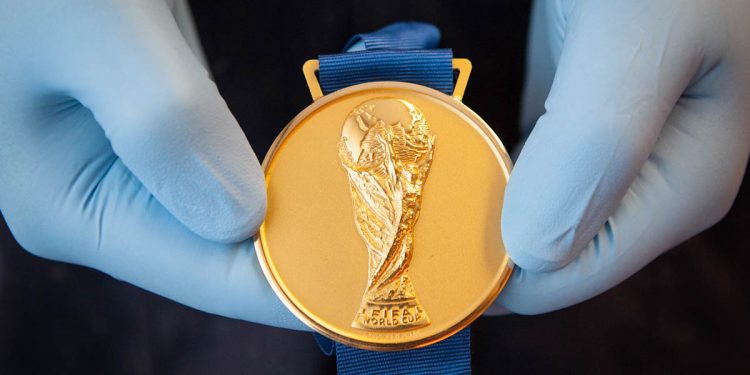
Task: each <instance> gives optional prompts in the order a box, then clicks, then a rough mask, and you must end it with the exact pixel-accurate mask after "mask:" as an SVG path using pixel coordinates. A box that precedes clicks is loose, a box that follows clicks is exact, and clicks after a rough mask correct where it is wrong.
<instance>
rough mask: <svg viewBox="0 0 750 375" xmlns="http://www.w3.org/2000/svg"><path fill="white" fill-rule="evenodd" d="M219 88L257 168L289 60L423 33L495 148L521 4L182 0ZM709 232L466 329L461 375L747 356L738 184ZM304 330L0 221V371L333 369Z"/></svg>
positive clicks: (743, 208) (289, 75)
mask: <svg viewBox="0 0 750 375" xmlns="http://www.w3.org/2000/svg"><path fill="white" fill-rule="evenodd" d="M192 3H193V4H192V6H193V12H194V15H195V18H196V22H197V26H198V29H199V31H200V34H201V39H202V41H203V46H204V48H205V52H206V55H207V57H208V60H209V63H210V65H211V69H212V70H213V73H214V76H215V79H216V81H217V84H218V86H219V89H220V91H221V92H222V94H223V95H224V97H225V98H226V100H227V102H228V104H229V107H230V108H231V110H232V112H233V113H234V114H235V116H236V117H237V119H238V120H239V122H240V124H242V125H243V127H244V130H245V133H246V134H247V136H248V138H249V139H250V142H251V143H252V145H253V147H254V149H255V151H256V152H257V153H258V155H259V156H260V157H261V158H262V156H263V155H264V154H265V152H266V150H267V149H268V147H269V146H270V144H271V142H272V141H273V139H274V137H275V136H276V134H277V133H278V132H279V130H280V129H281V128H282V127H283V126H284V125H285V124H286V122H287V121H289V120H290V119H291V118H292V117H293V116H294V115H295V114H296V113H297V112H298V111H300V110H301V109H302V108H304V107H305V106H306V105H307V104H309V103H310V97H309V94H308V91H307V87H306V86H305V83H304V79H303V76H302V73H301V69H300V68H301V65H302V63H303V62H304V61H305V60H306V59H308V58H311V57H315V56H316V55H317V54H318V53H332V52H337V51H338V50H339V49H340V48H341V47H342V46H343V44H344V42H345V41H346V40H347V39H348V37H349V36H351V35H352V34H354V33H357V32H364V31H370V30H374V29H377V28H379V27H381V26H383V25H385V24H387V23H389V22H392V21H396V20H408V19H416V20H422V21H428V22H432V23H435V24H436V25H438V26H439V27H440V28H441V29H442V31H443V35H444V38H443V43H442V45H443V46H449V47H453V48H454V52H455V55H456V56H459V57H468V58H470V59H471V60H472V61H473V63H474V71H473V72H472V76H471V79H470V81H469V87H468V91H467V94H466V98H465V102H466V103H467V104H468V105H469V106H470V107H472V108H473V109H474V110H475V111H476V112H477V113H479V114H480V115H481V116H483V117H484V119H485V120H486V121H487V122H488V123H489V124H491V125H492V126H493V128H494V129H495V131H496V132H497V133H498V135H499V136H500V138H501V139H502V140H503V141H504V142H505V143H506V145H512V144H514V143H515V142H516V140H517V138H518V134H517V130H516V124H517V118H518V108H519V96H520V92H521V87H522V81H523V60H524V53H525V41H526V28H527V25H528V13H529V3H528V2H525V1H510V0H508V1H496V2H490V1H487V2H482V3H472V2H467V1H462V2H458V1H454V2H441V3H437V2H433V1H405V0H401V1H389V0H379V1H352V2H342V3H340V4H335V3H320V4H316V3H314V2H309V1H308V2H294V3H288V2H281V1H279V2H277V4H266V2H254V1H244V2H239V1H210V2H208V1H206V2H198V1H193V2H192ZM745 180H746V181H745V184H744V185H743V187H742V190H741V191H740V194H739V196H738V198H737V201H736V202H735V205H734V208H733V209H732V210H731V212H730V213H729V215H728V216H727V217H726V218H725V219H724V220H723V221H721V222H720V223H719V224H718V225H716V226H715V227H713V228H712V229H710V230H708V231H707V232H705V233H702V234H700V235H698V236H696V237H695V238H693V239H691V240H690V241H688V242H686V243H684V244H683V245H681V246H679V247H678V248H676V249H674V250H673V251H671V252H669V253H667V254H665V255H664V256H662V257H660V258H659V259H657V260H656V261H655V262H653V263H652V264H651V265H649V266H648V267H647V268H646V269H644V270H642V271H640V272H639V273H637V274H636V275H635V276H634V277H632V278H631V279H629V280H628V281H626V282H624V283H623V284H622V285H620V286H618V287H616V288H614V289H613V290H611V291H609V292H607V293H605V294H603V295H601V296H599V297H596V298H594V299H592V300H590V301H587V302H585V303H582V304H580V305H578V306H575V307H571V308H568V309H565V310H562V311H558V312H554V313H549V314H545V315H541V316H508V317H502V318H481V319H479V320H478V321H477V322H476V323H475V324H474V325H473V338H472V340H473V341H472V351H473V364H474V369H475V372H476V373H479V374H483V373H496V372H500V371H502V372H510V373H527V372H528V373H537V372H566V373H567V372H575V373H632V372H636V371H637V372H644V371H645V372H648V373H662V372H688V373H692V372H719V371H725V370H733V372H737V371H739V370H741V369H747V368H748V365H747V364H746V360H747V357H748V355H750V323H748V318H749V317H750V314H749V313H750V303H749V302H750V277H749V276H748V273H747V272H746V269H747V268H748V266H750V255H749V254H748V245H747V240H746V236H747V235H748V229H750V228H749V227H748V222H749V221H748V219H750V218H749V217H748V216H750V191H749V190H750V187H749V186H748V184H749V183H748V181H747V180H748V179H747V178H746V179H745ZM334 369H335V364H334V362H333V360H332V359H331V358H328V357H325V356H323V355H322V354H320V352H319V351H318V349H317V347H316V345H315V344H314V342H313V339H312V337H311V335H310V334H308V333H301V332H293V331H286V330H282V329H276V328H269V327H264V326H260V325H256V324H252V323H247V322H241V321H236V320H231V319H226V318H222V317H218V316H213V315H208V314H205V313H202V312H199V311H195V310H192V309H190V308H187V307H184V306H181V305H179V304H176V303H174V302H171V301H169V300H166V299H164V298H160V297H157V296H155V295H153V294H151V293H148V292H146V291H143V290H140V289H137V288H135V287H133V286H131V285H129V284H126V283H123V282H119V281H116V280H114V279H112V278H111V277H109V276H107V275H104V274H102V273H100V272H97V271H94V270H90V269H85V268H82V267H78V266H71V265H66V264H61V263H55V262H50V261H47V260H43V259H40V258H36V257H34V256H32V255H30V254H28V253H26V252H25V251H23V250H22V249H21V248H20V247H19V246H18V245H17V244H16V242H15V241H14V240H13V238H12V237H11V235H10V232H9V231H8V229H7V227H5V225H4V223H3V222H2V221H0V374H20V373H97V374H120V373H123V374H164V373H170V374H246V373H256V374H265V373H310V374H315V373H332V372H334Z"/></svg>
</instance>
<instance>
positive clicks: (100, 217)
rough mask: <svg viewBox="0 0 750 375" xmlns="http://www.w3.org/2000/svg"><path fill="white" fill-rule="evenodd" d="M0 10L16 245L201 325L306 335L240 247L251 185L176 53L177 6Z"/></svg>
mask: <svg viewBox="0 0 750 375" xmlns="http://www.w3.org/2000/svg"><path fill="white" fill-rule="evenodd" d="M0 8H1V9H3V10H2V12H0V46H2V47H1V48H2V49H0V181H1V184H0V210H2V214H3V216H4V217H5V219H6V221H7V222H8V225H9V227H10V229H11V231H12V232H13V235H14V236H15V237H16V239H17V240H18V241H19V243H20V244H21V245H22V246H23V247H24V248H25V249H27V250H29V251H30V252H32V253H34V254H37V255H39V256H42V257H45V258H50V259H55V260H60V261H64V262H70V263H76V264H81V265H85V266H88V267H93V268H96V269H99V270H102V271H104V272H106V273H108V274H110V275H112V276H114V277H116V278H118V279H122V280H125V281H127V282H130V283H133V284H135V285H138V286H140V287H142V288H144V289H147V290H150V291H153V292H155V293H158V294H160V295H163V296H166V297H168V298H171V299H173V300H175V301H178V302H181V303H184V304H186V305H189V306H192V307H194V308H197V309H200V310H204V311H207V312H211V313H216V314H221V315H225V316H229V317H234V318H240V319H245V320H250V321H254V322H259V323H264V324H271V325H278V326H284V327H292V328H302V327H303V325H302V324H301V323H299V322H298V321H297V320H296V319H295V318H293V317H292V315H291V314H290V313H289V312H288V310H287V309H286V308H284V307H283V305H282V304H281V303H280V301H279V300H278V299H277V298H276V296H275V295H274V293H273V292H272V290H271V289H270V287H269V286H268V284H267V282H266V280H265V278H264V277H263V274H262V272H261V270H260V268H259V264H258V261H257V259H256V256H255V251H254V249H253V246H252V243H251V242H250V241H248V240H246V239H247V238H248V237H249V236H251V235H252V234H253V233H254V232H255V231H256V230H257V228H258V226H259V225H260V223H261V221H262V220H263V215H264V212H265V190H264V179H263V174H262V171H261V169H260V166H259V164H258V160H257V158H256V157H255V155H254V154H253V152H252V150H251V148H250V145H249V144H248V142H247V140H246V138H245V136H244V134H243V133H242V131H241V129H240V127H239V125H238V124H237V122H236V120H235V119H234V117H233V116H232V115H231V113H230V112H229V110H228V108H227V106H226V104H225V102H224V101H223V99H222V98H221V96H220V95H219V92H218V91H217V89H216V86H215V85H214V83H213V82H212V81H211V80H210V78H209V75H208V73H207V71H206V70H205V69H204V68H203V67H202V66H201V64H200V61H199V59H198V58H196V56H195V54H194V53H193V51H191V48H190V46H189V45H188V43H187V42H186V39H188V40H192V41H194V42H195V41H197V38H196V37H195V34H194V30H193V29H192V24H191V22H190V19H189V18H181V19H182V20H183V21H182V22H180V23H179V24H180V26H182V27H183V30H182V33H181V30H180V29H179V27H178V23H177V22H176V21H175V19H174V17H173V14H172V12H174V13H175V14H177V15H180V14H182V15H185V14H186V12H187V11H188V9H187V7H186V6H185V3H184V2H176V3H174V4H172V8H171V9H170V7H169V6H168V4H166V3H165V2H164V1H154V0H138V1H136V0H109V1H104V0H97V1H64V2H61V1H38V0H24V1H14V0H4V1H0ZM183 34H184V35H183ZM195 49H196V51H198V49H197V46H196V47H195Z"/></svg>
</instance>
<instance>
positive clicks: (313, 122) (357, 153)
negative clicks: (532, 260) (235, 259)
mask: <svg viewBox="0 0 750 375" xmlns="http://www.w3.org/2000/svg"><path fill="white" fill-rule="evenodd" d="M317 66H318V65H317V60H310V61H308V62H307V63H306V64H305V66H304V67H303V70H304V72H305V77H306V79H307V82H308V86H309V87H310V91H311V93H312V95H313V99H314V102H313V104H311V105H310V106H309V107H307V108H306V109H305V110H304V111H302V112H301V113H300V114H299V115H297V116H296V117H295V118H294V119H293V120H292V121H291V122H290V123H289V124H288V125H287V126H286V127H285V128H284V130H283V131H282V132H281V134H280V135H279V137H278V138H277V139H276V141H275V142H274V144H273V145H272V147H271V149H270V150H269V152H268V154H267V155H266V157H265V160H264V161H263V167H264V169H265V173H266V186H267V189H268V213H267V214H266V219H265V222H264V223H263V225H262V226H261V228H260V231H259V233H258V235H257V236H256V239H255V243H256V248H257V252H258V257H259V258H260V263H261V266H262V268H263V271H264V272H265V274H266V277H267V279H268V280H269V283H270V284H271V286H272V287H273V289H274V291H275V292H276V294H277V295H278V296H279V298H280V299H281V300H282V302H283V303H284V304H285V305H286V306H287V307H288V308H289V309H290V310H291V311H292V312H293V313H294V314H295V315H296V316H297V317H298V318H299V319H300V320H302V321H303V322H304V323H305V324H307V325H308V326H310V327H312V328H313V329H315V330H316V331H318V332H319V333H321V334H323V335H324V336H326V337H328V338H331V339H333V340H336V341H339V342H341V343H344V344H347V345H350V346H353V347H357V348H362V349H369V350H381V351H388V350H404V349H412V348H417V347H422V346H425V345H429V344H431V343H434V342H437V341H440V340H442V339H445V338H447V337H449V336H450V335H452V334H454V333H456V332H458V331H459V330H461V329H462V328H464V327H466V326H467V325H468V324H469V323H471V322H472V321H473V320H474V319H476V318H477V317H479V316H480V315H481V314H482V312H483V311H484V310H485V309H486V308H487V307H488V306H489V305H490V304H491V303H492V301H493V300H494V299H495V297H497V295H498V293H500V290H501V289H502V287H503V285H504V284H505V282H506V281H507V279H508V277H509V276H510V273H511V271H512V268H513V265H512V263H511V261H510V259H509V258H508V255H507V254H506V251H505V248H504V246H503V242H502V237H501V233H500V217H501V212H502V203H503V192H504V190H505V185H506V183H507V180H508V176H509V173H510V167H511V163H510V158H509V157H508V155H507V152H506V151H505V148H504V147H503V145H502V143H501V142H500V140H499V139H498V138H497V136H496V135H495V134H494V133H493V132H492V130H491V129H490V127H489V126H487V124H486V123H485V122H484V121H483V120H482V119H481V118H479V116H477V115H476V114H475V113H474V112H472V111H471V110H470V109H469V108H468V107H466V106H465V105H464V104H462V103H461V97H462V96H463V91H464V89H465V87H466V83H467V81H468V75H469V72H470V70H471V64H470V63H469V61H468V60H465V59H454V68H455V69H457V70H459V76H458V80H457V82H456V89H455V91H454V94H453V96H452V97H451V96H448V95H445V94H443V93H441V92H439V91H436V90H433V89H430V88H427V87H424V86H419V85H415V84H411V83H404V82H371V83H365V84H360V85H355V86H351V87H348V88H345V89H342V90H339V91H336V92H334V93H332V94H329V95H326V96H323V95H322V92H321V90H320V86H319V85H318V82H317V79H316V77H315V72H316V70H317Z"/></svg>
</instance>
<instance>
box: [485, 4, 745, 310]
mask: <svg viewBox="0 0 750 375" xmlns="http://www.w3.org/2000/svg"><path fill="white" fill-rule="evenodd" d="M748 22H750V2H747V1H710V0H705V1H698V0H696V1H680V0H627V1H599V0H588V1H587V0H581V1H537V2H536V4H535V5H534V10H533V18H532V26H531V35H530V46H529V48H530V49H529V56H528V57H529V59H528V76H527V84H526V92H525V97H524V103H523V119H522V123H523V125H522V127H523V131H524V132H525V133H527V134H528V133H529V132H530V134H529V135H528V140H527V141H526V144H525V146H524V147H523V150H522V151H521V154H520V156H519V158H518V161H517V163H516V165H515V168H514V170H513V172H512V174H511V177H510V182H509V184H508V187H507V190H506V195H505V202H504V212H503V218H502V230H503V239H504V241H505V244H506V246H507V249H508V252H509V254H510V256H511V258H512V259H513V260H514V261H515V263H516V264H517V265H518V266H519V267H520V268H521V269H517V270H516V271H515V272H514V273H513V276H512V278H511V280H510V282H509V283H508V286H507V287H506V289H505V290H504V291H503V292H502V294H501V296H500V298H499V299H498V301H497V302H499V304H498V303H496V304H495V308H498V307H500V306H499V305H502V306H504V307H506V308H508V309H510V310H512V311H515V312H519V313H524V314H535V313H543V312H547V311H551V310H555V309H560V308H563V307H566V306H570V305H573V304H575V303H578V302H581V301H584V300H586V299H588V298H591V297H593V296H595V295H597V294H599V293H602V292H604V291H606V290H607V289H609V288H611V287H613V286H615V285H616V284H618V283H620V282H621V281H623V280H625V279H626V278H627V277H629V276H630V275H632V274H633V273H635V272H636V271H638V270H639V269H641V268H642V267H643V266H645V265H646V264H648V263H649V262H651V261H652V260H653V259H654V258H656V257H657V256H659V254H661V253H663V252H664V251H666V250H669V249H670V248H672V247H673V246H675V245H677V244H679V243H680V242H682V241H684V240H686V239H688V238H689V237H691V236H693V235H695V234H696V233H698V232H700V231H702V230H704V229H706V228H708V227H709V226H711V225H713V224H714V223H716V222H717V221H718V220H720V219H721V218H722V217H723V216H724V215H725V214H726V212H727V211H728V210H729V208H730V207H731V205H732V202H733V201H734V198H735V196H736V194H737V190H738V188H739V185H740V182H741V179H742V176H743V174H744V170H745V167H746V163H747V159H748V152H749V151H750V123H749V122H750V105H749V104H750V33H748V32H747V28H746V25H747V24H748ZM545 98H546V103H545ZM545 108H546V109H545ZM540 115H541V117H539V116H540ZM537 118H538V121H537ZM534 122H536V126H533V124H534ZM532 127H533V130H532Z"/></svg>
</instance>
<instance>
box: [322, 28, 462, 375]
mask: <svg viewBox="0 0 750 375" xmlns="http://www.w3.org/2000/svg"><path fill="white" fill-rule="evenodd" d="M359 41H362V42H363V43H364V45H365V50H364V51H359V52H349V53H340V54H334V55H321V56H319V61H320V68H319V69H320V70H319V80H320V85H321V88H322V90H323V93H324V94H328V93H331V92H334V91H336V90H339V89H342V88H344V87H347V86H351V85H356V84H359V83H365V82H373V81H401V82H411V83H416V84H419V85H423V86H427V87H431V88H434V89H436V90H438V91H442V92H443V93H445V94H448V95H451V94H452V93H453V63H452V58H453V52H452V51H451V50H450V49H434V48H435V47H436V46H437V44H438V42H439V41H440V31H439V30H438V29H437V28H436V27H435V26H433V25H430V24H425V23H419V22H400V23H394V24H391V25H389V26H386V27H384V28H382V29H380V30H378V31H375V32H373V33H369V34H359V35H355V36H354V37H353V38H352V39H350V40H349V42H348V43H347V45H346V47H345V48H344V50H347V49H349V47H351V46H352V45H354V44H355V43H357V42H359ZM315 338H316V340H318V343H319V344H320V346H321V348H322V349H323V351H324V352H326V354H328V355H330V354H331V353H332V352H335V353H336V364H337V367H338V372H339V374H468V373H470V372H471V351H470V346H471V345H470V344H471V333H470V329H469V327H467V328H466V329H464V330H463V331H461V332H459V333H457V334H455V335H453V336H451V337H449V338H447V339H445V340H443V341H441V342H439V343H436V344H433V345H430V346H428V347H425V348H420V349H413V350H406V351H400V352H374V351H368V350H362V349H356V348H351V347H348V346H346V345H344V344H340V343H335V342H332V341H331V340H328V339H326V338H324V337H323V336H320V335H318V334H316V337H315Z"/></svg>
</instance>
